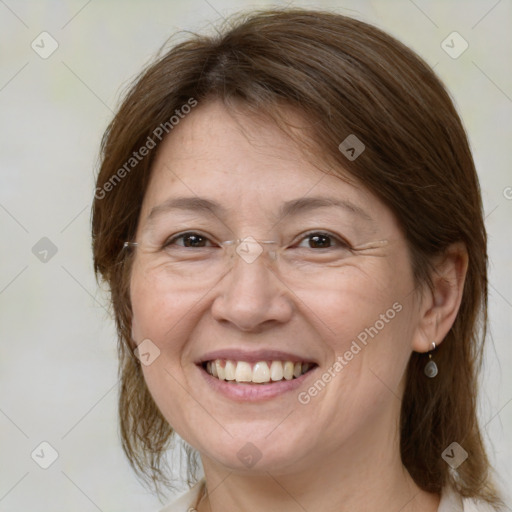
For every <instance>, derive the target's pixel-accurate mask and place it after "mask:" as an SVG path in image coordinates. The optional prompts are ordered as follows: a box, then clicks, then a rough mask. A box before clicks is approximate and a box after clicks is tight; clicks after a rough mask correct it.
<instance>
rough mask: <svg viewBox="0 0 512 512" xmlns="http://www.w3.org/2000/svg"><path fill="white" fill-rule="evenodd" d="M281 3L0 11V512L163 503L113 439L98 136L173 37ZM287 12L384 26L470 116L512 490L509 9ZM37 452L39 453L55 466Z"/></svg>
mask: <svg viewBox="0 0 512 512" xmlns="http://www.w3.org/2000/svg"><path fill="white" fill-rule="evenodd" d="M285 4H286V2H270V1H269V2H263V1H260V2H247V1H239V2H235V1H234V0H209V1H207V0H188V1H185V0H177V1H170V0H167V1H163V0H162V1H158V0H152V1H142V0H135V1H130V2H128V1H125V2H123V1H121V0H113V1H110V0H109V1H100V0H90V1H87V0H73V1H64V2H57V1H53V2H52V1H48V0H46V1H37V2H36V1H35V0H32V1H24V0H5V1H4V0H2V1H0V45H1V51H0V116H1V117H0V119H1V121H0V148H1V149H0V173H1V174H0V176H1V182H0V183H1V187H0V226H1V243H0V247H1V265H0V333H1V343H0V379H1V385H0V436H1V437H0V443H1V444H0V512H5V511H20V510H26V511H28V510H37V511H40V512H45V511H52V512H55V511H64V510H73V511H75V512H89V511H95V510H101V511H124V512H130V511H140V510H148V511H149V510H158V509H159V508H160V506H161V505H160V503H159V501H158V500H157V498H156V497H154V496H152V495H151V494H149V493H148V492H147V491H146V490H145V489H144V488H143V487H142V486H141V485H140V484H139V483H138V481H137V480H136V479H135V476H134V475H133V474H132V472H131V470H130V468H129V466H128V463H127V462H126V461H125V459H124V456H123V453H122V451H121V447H120V442H119V439H118V435H117V411H116V407H117V402H116V397H117V386H116V371H117V363H116V338H115V331H114V326H113V322H112V320H111V318H110V315H109V313H108V311H107V309H108V307H106V296H105V294H104V293H102V292H101V291H100V290H98V288H97V286H96V283H95V280H94V276H93V272H92V258H91V249H90V246H91V240H90V206H91V203H92V198H93V194H94V175H95V172H96V169H97V156H98V147H99V142H100V138H101V135H102V134H103V131H104V129H105V128H106V125H107V123H108V121H109V120H110V119H111V117H112V115H113V111H115V107H116V105H117V104H118V100H119V95H120V92H121V91H122V90H123V88H124V87H125V86H126V84H127V83H128V82H129V81H130V80H131V79H132V78H133V77H134V76H135V75H136V74H137V73H138V72H139V71H140V69H141V68H142V66H143V65H144V64H146V63H147V62H148V60H149V59H150V58H151V57H152V56H153V55H154V54H155V53H156V52H157V50H158V49H159V48H160V47H161V45H162V44H163V43H164V42H165V41H166V40H167V39H168V38H169V36H171V35H172V34H173V33H175V32H177V31H178V30H182V29H184V30H192V31H201V30H207V31H209V32H212V30H213V29H212V24H214V23H216V22H218V21H220V20H222V17H224V16H227V15H229V14H231V13H233V12H236V11H238V10H240V9H244V10H246V9H249V8H251V7H258V8H261V7H264V6H272V5H279V6H283V5H285ZM293 5H294V6H305V7H324V8H330V9H336V10H337V11H338V12H340V13H342V14H347V15H352V16H354V17H356V18H358V19H360V20H363V21H367V22H370V23H373V24H375V25H376V26H378V27H380V28H382V29H384V30H386V31H388V32H390V33H391V34H392V35H394V36H395V37H397V38H398V39H400V40H401V41H403V42H404V43H405V44H407V45H409V46H410V47H412V49H414V50H415V51H416V52H417V53H419V54H420V55H421V56H422V57H423V58H424V59H425V60H426V61H427V62H428V63H429V64H430V65H431V66H433V67H434V68H435V71H436V72H437V74H438V75H439V76H440V77H441V79H442V80H443V81H444V82H445V84H446V85H447V87H448V89H449V91H450V93H451V95H452V97H453V98H454V101H455V103H456V106H457V108H458V110H459V112H460V113H461V116H462V118H463V121H464V123H465V125H466V128H467V131H468V135H469V139H470V142H471V146H472V149H473V152H474V158H475V161H476V165H477V169H478V172H479V176H480V180H481V186H482V193H483V198H484V204H485V211H486V215H487V218H486V222H487V229H488V233H489V254H490V268H489V271H490V326H491V330H490V334H489V340H488V341H489V342H488V345H487V350H486V361H485V368H484V374H483V378H482V397H481V399H482V400H481V402H482V404H481V418H482V424H483V425H485V433H486V434H487V436H488V439H489V446H490V451H491V456H492V460H493V462H494V464H495V467H496V470H497V474H498V476H499V478H500V479H501V481H502V484H503V485H504V486H506V487H508V488H512V435H511V433H512V374H511V372H510V371H509V368H510V367H511V364H512V344H511V343H510V333H511V331H512V321H511V319H512V258H511V254H512V239H511V236H510V231H511V230H510V220H511V219H512V188H510V187H512V172H511V164H512V156H511V152H510V149H511V148H510V146H511V140H512V139H511V132H512V130H511V125H512V121H511V119H512V73H511V68H510V62H512V30H511V28H512V26H511V25H512V2H511V1H510V0H500V1H497V0H480V1H476V0H472V1H464V0H456V1H455V0H453V1H446V0H435V1H434V0H433V1H425V0H414V1H412V0H392V1H384V0H380V1H379V0H376V1H370V0H367V1H349V0H339V1H316V2H301V1H297V2H294V3H293ZM43 31H47V32H48V33H49V34H51V36H52V37H53V38H54V39H55V40H56V41H57V43H58V45H59V46H58V48H57V50H56V51H55V52H54V53H53V54H52V55H51V56H50V57H48V58H47V59H43V58H41V57H40V56H39V55H38V54H37V53H36V52H35V51H34V50H33V49H32V47H31V43H32V41H34V40H36V43H37V42H38V41H40V39H41V38H38V36H39V34H40V33H41V32H43ZM453 31H457V32H458V33H459V34H461V36H462V37H463V38H464V39H465V40H466V41H467V42H468V44H469V47H468V49H467V50H466V51H465V52H464V53H463V54H462V55H461V56H460V57H458V58H457V59H454V58H452V57H450V56H449V55H448V54H447V53H446V52H445V51H444V50H443V48H442V47H441V42H442V41H443V40H444V39H445V38H446V37H447V36H448V35H449V34H451V33H452V32H453ZM180 37H182V36H180ZM49 44H50V43H49V40H48V39H46V43H45V48H46V49H47V50H48V49H49V48H50V46H49ZM457 44H459V43H457ZM39 45H40V47H41V46H42V45H41V43H39ZM40 51H43V49H42V48H40ZM43 237H47V238H48V239H49V240H51V242H52V244H54V246H55V248H56V250H57V252H56V254H54V255H53V256H52V253H51V252H49V253H48V256H47V258H48V261H47V262H42V261H40V259H39V258H38V257H36V255H35V254H34V253H33V247H34V245H35V244H36V243H37V242H38V241H39V240H40V239H41V238H43ZM40 243H41V244H43V246H44V244H45V243H46V244H47V243H48V242H40ZM43 248H44V247H43ZM50 256H51V257H50ZM453 371H457V369H456V368H454V369H453ZM43 441H46V442H48V443H50V445H51V446H53V447H54V449H55V450H56V451H57V452H58V454H59V457H58V459H57V460H56V461H55V463H54V464H52V465H51V466H50V467H49V468H48V469H46V470H44V469H42V468H40V467H39V466H38V465H37V464H36V463H35V462H34V460H33V459H32V458H31V453H32V452H33V450H34V449H35V448H36V447H38V446H39V445H40V443H41V442H43ZM42 449H43V452H41V448H39V449H38V451H36V454H37V453H39V455H40V460H42V459H43V458H44V457H46V458H47V459H46V460H49V459H48V457H50V455H51V452H50V450H49V449H48V448H44V446H43V448H42ZM41 453H44V454H45V455H44V457H43V456H42V455H41ZM34 457H36V455H34Z"/></svg>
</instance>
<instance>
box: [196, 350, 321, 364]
mask: <svg viewBox="0 0 512 512" xmlns="http://www.w3.org/2000/svg"><path fill="white" fill-rule="evenodd" d="M215 359H226V360H227V359H229V360H231V361H246V362H248V363H257V362H258V361H291V362H293V363H315V364H316V361H314V360H313V359H311V358H310V357H304V356H300V355H298V354H292V353H291V352H283V351H281V350H265V349H260V350H251V351H247V350H241V349H220V350H214V351H212V352H208V353H207V354H204V355H203V356H201V358H200V359H199V360H198V361H197V364H202V363H205V362H206V361H214V360H215Z"/></svg>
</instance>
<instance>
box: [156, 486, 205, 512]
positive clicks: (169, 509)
mask: <svg viewBox="0 0 512 512" xmlns="http://www.w3.org/2000/svg"><path fill="white" fill-rule="evenodd" d="M203 484H204V479H203V480H199V482H197V484H195V485H194V487H192V488H191V489H190V490H188V491H187V492H186V493H184V494H182V495H181V496H179V497H178V498H177V499H176V501H173V502H172V503H169V504H168V505H166V506H165V507H164V508H163V509H161V510H160V512H189V510H190V509H191V508H192V509H193V507H194V506H195V505H196V501H197V499H198V497H199V493H200V491H201V488H202V486H203Z"/></svg>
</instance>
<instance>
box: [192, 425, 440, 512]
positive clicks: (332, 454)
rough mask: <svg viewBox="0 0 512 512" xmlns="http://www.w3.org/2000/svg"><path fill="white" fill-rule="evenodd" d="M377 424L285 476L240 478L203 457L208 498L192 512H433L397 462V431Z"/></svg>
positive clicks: (430, 497) (268, 473)
mask: <svg viewBox="0 0 512 512" xmlns="http://www.w3.org/2000/svg"><path fill="white" fill-rule="evenodd" d="M388 419H389V418H388ZM383 423H384V424H387V425H389V428H387V429H386V428H382V427H380V428H375V425H372V426H371V427H373V428H370V427H369V428H368V432H358V434H357V435H356V436H354V437H355V439H351V440H350V442H347V443H344V444H343V446H341V447H339V448H338V449H332V447H329V450H327V451H326V453H322V454H317V455H316V456H313V457H308V460H307V463H306V462H303V463H302V464H301V463H300V462H299V463H297V464H295V465H294V467H293V468H292V469H290V470H289V471H280V472H278V471H274V470H272V469H271V468H268V470H262V471H260V472H259V473H258V474H254V473H251V474H248V473H240V472H235V471H231V470H229V469H227V468H225V467H223V466H221V465H219V464H218V463H216V462H214V461H213V460H212V459H209V458H205V457H203V466H204V470H205V477H206V481H207V488H208V493H207V496H206V497H205V498H204V499H202V500H201V502H200V504H199V506H198V508H197V510H198V512H217V511H218V512H220V511H225V510H243V511H244V512H253V511H254V512H256V511H258V512H261V510H265V511H279V512H292V511H293V512H295V511H304V510H322V511H323V512H349V511H350V512H352V511H353V510H358V511H362V512H387V511H389V512H396V511H398V510H400V512H436V511H437V509H438V506H439V500H440V497H439V496H438V495H436V494H430V493H427V492H425V491H422V490H421V489H420V488H419V487H418V486H417V485H416V484H415V483H414V481H413V479H412V478H411V476H410V475H409V473H408V472H407V470H406V469H405V468H404V466H403V465H402V463H401V460H400V450H399V441H398V434H397V431H398V426H397V425H396V424H394V423H395V422H394V421H392V420H391V421H387V422H386V421H383Z"/></svg>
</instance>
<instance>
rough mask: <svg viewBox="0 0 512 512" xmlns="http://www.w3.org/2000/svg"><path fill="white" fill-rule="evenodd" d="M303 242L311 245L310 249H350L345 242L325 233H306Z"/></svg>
mask: <svg viewBox="0 0 512 512" xmlns="http://www.w3.org/2000/svg"><path fill="white" fill-rule="evenodd" d="M303 241H306V242H308V243H309V249H330V248H331V247H334V246H338V247H342V248H346V249H349V248H350V246H349V244H348V243H347V242H345V241H344V240H341V239H340V238H338V237H337V236H335V235H333V234H331V233H325V232H323V231H312V232H310V233H306V235H304V236H303V238H302V239H301V243H302V242H303ZM299 246H300V244H299ZM302 247H304V246H302Z"/></svg>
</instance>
